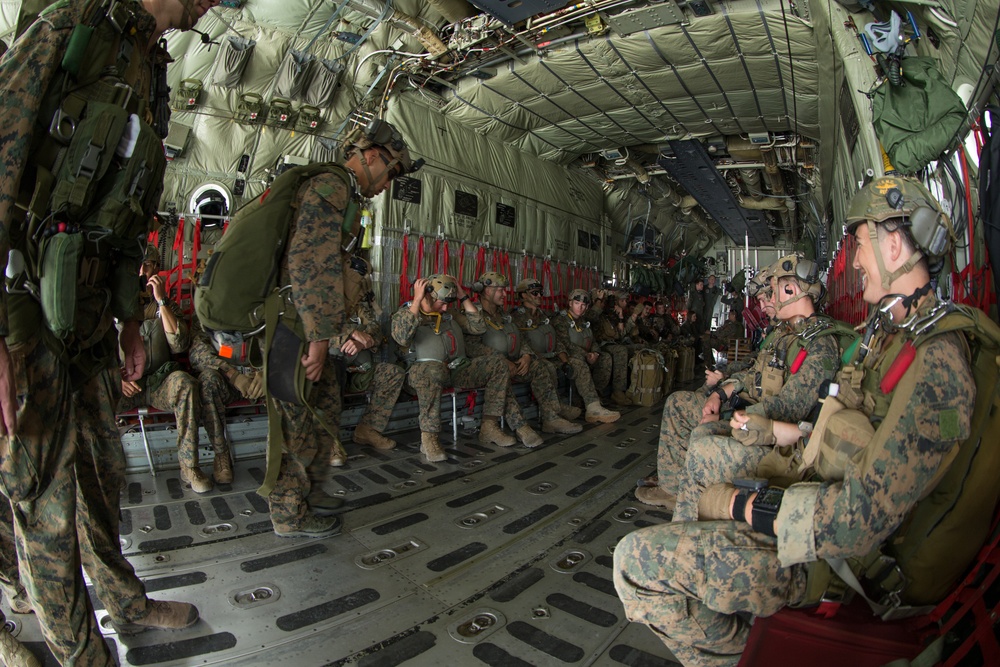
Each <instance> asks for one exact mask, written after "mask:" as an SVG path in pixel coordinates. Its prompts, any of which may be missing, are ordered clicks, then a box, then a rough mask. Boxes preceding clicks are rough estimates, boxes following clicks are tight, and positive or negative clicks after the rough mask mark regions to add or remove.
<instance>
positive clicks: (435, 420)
mask: <svg viewBox="0 0 1000 667" xmlns="http://www.w3.org/2000/svg"><path fill="white" fill-rule="evenodd" d="M408 379H409V382H410V386H411V387H413V390H414V391H415V392H417V401H418V402H419V404H420V419H419V422H420V430H421V431H424V432H425V433H439V432H440V431H441V390H442V389H444V388H445V387H456V388H459V389H475V388H477V387H484V388H485V393H486V398H485V399H484V402H483V416H484V417H500V416H503V417H505V418H506V419H507V423H508V425H509V426H510V427H511V428H512V429H514V430H517V429H519V428H521V427H522V426H524V425H525V424H526V423H527V422H526V421H525V419H524V416H523V415H522V414H521V408H520V407H519V406H518V405H517V400H516V399H515V398H514V392H513V391H511V388H510V371H509V370H507V362H506V361H504V360H503V358H502V357H501V356H500V355H495V354H490V355H486V356H484V357H476V358H475V359H470V360H469V363H467V364H465V365H464V366H462V367H461V368H457V369H455V370H454V371H452V370H450V369H449V368H448V366H447V364H444V363H442V362H440V361H419V362H416V363H414V364H413V365H411V366H410V370H409V371H408Z"/></svg>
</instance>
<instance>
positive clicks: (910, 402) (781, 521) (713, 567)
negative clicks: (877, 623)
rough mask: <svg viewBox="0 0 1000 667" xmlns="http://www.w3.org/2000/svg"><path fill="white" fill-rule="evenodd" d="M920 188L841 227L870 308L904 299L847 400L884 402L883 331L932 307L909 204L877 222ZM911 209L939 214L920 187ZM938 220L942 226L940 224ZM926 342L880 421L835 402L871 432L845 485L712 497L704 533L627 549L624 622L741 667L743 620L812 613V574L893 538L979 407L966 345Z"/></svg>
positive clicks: (854, 368)
mask: <svg viewBox="0 0 1000 667" xmlns="http://www.w3.org/2000/svg"><path fill="white" fill-rule="evenodd" d="M907 183H909V184H910V185H909V186H908V185H906V184H907ZM890 186H891V187H890ZM914 187H915V184H913V183H912V182H910V181H904V180H903V179H897V178H883V179H877V180H876V181H873V184H871V185H869V186H867V187H866V188H865V190H863V191H862V192H861V193H859V194H858V195H857V197H856V198H855V200H854V201H853V202H852V205H851V209H850V212H849V214H848V225H849V229H850V227H853V226H854V225H858V224H859V223H861V224H860V226H859V227H858V228H857V229H856V230H855V231H854V234H855V238H856V239H857V242H858V248H857V251H856V253H855V257H854V260H853V261H854V267H855V268H856V269H857V270H858V271H859V273H860V274H861V276H862V281H863V286H864V293H863V296H864V299H865V301H866V302H868V303H869V304H872V305H875V306H879V305H881V304H883V303H885V302H886V301H888V300H889V299H891V298H895V297H896V296H897V295H906V296H905V297H904V298H903V299H897V300H896V301H895V302H894V303H890V306H889V308H888V311H889V314H888V320H887V322H885V323H882V322H880V321H879V320H880V319H881V317H882V316H881V315H880V314H879V312H878V311H877V310H875V309H873V314H872V316H871V317H870V318H869V324H870V326H872V327H873V331H874V332H875V335H874V336H873V337H872V339H871V349H870V351H869V352H868V353H867V356H862V355H861V354H860V353H858V352H855V353H854V355H853V358H852V363H850V364H848V365H847V366H845V367H844V368H843V369H842V370H841V375H840V376H838V378H837V379H838V380H843V382H841V383H840V384H841V386H842V387H845V388H846V387H850V386H851V382H850V380H848V379H846V378H847V377H848V376H853V375H855V374H856V373H858V372H859V370H860V371H861V372H863V373H865V374H869V373H875V374H876V377H875V383H874V387H876V389H875V391H876V392H878V391H880V389H879V387H881V386H882V383H881V382H880V381H879V377H882V378H883V379H885V373H886V371H885V368H886V367H887V366H889V365H890V363H891V362H892V361H894V359H897V358H899V357H896V356H893V358H892V359H890V358H888V355H890V354H891V355H895V354H896V352H893V351H892V350H893V349H894V348H893V345H892V340H893V336H891V335H887V333H886V332H885V331H884V329H885V328H889V330H890V331H896V329H897V328H898V327H899V326H900V323H902V322H904V320H907V318H911V317H912V316H915V317H916V318H917V319H920V318H921V317H925V316H926V315H927V314H928V313H931V312H932V311H933V310H934V309H935V308H936V306H937V299H936V297H935V295H934V294H933V292H932V291H931V290H930V289H929V283H930V273H929V269H928V262H927V260H926V259H922V258H921V257H926V256H928V255H930V254H931V253H930V251H929V250H927V249H926V248H924V247H923V246H922V245H917V243H916V242H915V241H914V239H913V237H912V236H910V232H909V227H908V226H906V222H905V221H906V218H905V217H904V216H905V215H907V214H908V213H909V211H912V210H913V207H914V204H913V203H912V202H911V203H910V204H905V205H904V206H907V207H908V208H903V209H901V210H896V209H895V208H890V209H889V210H888V211H887V212H884V214H883V215H881V216H879V217H878V218H877V219H872V217H873V213H872V211H873V210H874V211H875V212H878V211H879V210H880V209H885V208H886V207H885V206H884V204H883V205H882V206H879V203H878V200H879V198H880V197H884V196H885V195H886V194H887V191H888V190H892V189H894V188H895V189H898V190H904V189H905V190H906V192H907V193H910V192H913V188H914ZM912 196H913V195H910V197H912ZM916 196H918V197H920V200H922V201H933V199H932V198H931V196H930V195H929V194H927V193H926V191H925V190H923V189H922V188H921V189H920V190H918V191H917V195H916ZM910 197H907V200H908V201H909V200H910ZM886 216H891V217H886ZM939 220H940V221H941V222H939V223H936V224H940V225H947V226H948V227H950V224H949V223H948V222H947V218H946V217H944V216H943V215H942V216H940V217H939ZM876 229H877V242H873V241H874V239H872V238H871V237H872V236H876ZM934 231H935V230H934V229H932V230H931V232H934ZM917 250H920V251H921V253H922V254H917ZM938 252H941V251H940V249H938ZM945 252H947V247H946V248H945ZM932 256H934V257H936V255H932ZM932 326H933V324H932ZM897 335H899V334H897ZM926 340H927V342H926V343H924V344H922V345H921V346H919V347H918V348H917V351H916V355H915V356H914V357H913V359H912V361H911V362H910V363H909V365H908V366H907V367H906V369H905V371H904V372H903V374H902V375H901V376H900V377H898V378H896V379H897V380H898V383H897V384H895V385H894V389H890V390H889V391H890V393H891V396H890V397H889V399H888V401H885V402H886V403H887V405H882V406H881V407H878V408H875V409H877V410H878V412H879V415H881V416H882V417H883V418H881V419H876V420H875V421H874V422H872V421H871V419H872V415H871V414H870V413H871V411H872V409H873V408H872V407H871V406H874V405H875V404H876V401H875V399H876V397H875V396H874V395H870V394H868V390H867V389H864V390H863V391H862V392H861V393H863V394H864V400H857V399H860V398H861V397H857V396H855V397H853V398H844V397H843V395H842V396H840V397H838V399H840V398H844V400H848V402H849V404H850V405H851V406H857V408H856V409H858V410H860V411H861V413H862V414H863V415H864V416H865V417H864V418H863V420H864V421H866V422H869V423H868V428H869V429H870V430H871V435H870V436H864V435H862V436H860V437H861V438H864V440H863V441H855V440H852V442H855V443H856V445H857V446H858V447H859V448H860V449H859V450H858V452H857V453H856V454H855V455H854V456H853V457H851V458H850V459H848V460H847V461H846V464H845V465H844V467H843V469H842V471H841V475H842V478H837V477H833V478H830V479H826V480H824V479H822V478H821V477H820V478H819V480H820V481H818V482H806V483H793V484H791V485H790V486H789V487H788V488H787V489H786V490H785V491H784V492H783V494H782V493H777V494H776V499H775V497H774V496H772V499H771V502H774V503H775V504H776V505H777V510H776V513H775V511H774V510H768V509H767V508H765V507H759V506H758V502H757V501H758V494H756V493H751V492H749V491H737V490H736V489H735V488H734V487H733V486H732V485H729V484H717V485H714V486H712V487H709V488H708V489H707V490H706V491H705V492H704V493H703V494H702V496H701V498H700V500H699V501H698V515H699V519H700V520H699V521H697V522H683V523H676V522H675V523H670V524H664V525H661V526H654V527H651V528H646V529H643V530H640V531H637V532H634V533H632V534H630V535H627V536H626V537H625V538H624V539H622V540H621V541H620V542H619V543H618V546H617V548H616V549H615V562H614V579H615V587H616V589H617V591H618V595H619V597H620V598H621V599H622V601H623V603H624V605H625V611H626V614H627V615H628V617H629V618H630V619H632V620H634V621H638V622H641V623H645V624H647V625H649V626H650V627H651V628H652V629H653V631H654V632H656V634H657V635H659V637H660V638H661V639H662V640H663V642H664V643H665V644H666V645H667V646H668V647H669V648H670V650H671V651H672V652H673V654H674V655H675V656H676V657H677V658H678V659H679V660H680V661H681V663H682V664H684V665H686V666H687V667H702V666H706V667H707V666H712V667H716V666H728V665H735V664H736V663H737V662H738V661H739V659H740V653H741V651H742V650H743V647H744V645H745V643H746V640H747V636H748V633H749V629H750V624H751V620H750V618H748V616H770V615H771V614H774V613H775V612H777V611H778V610H780V609H781V608H782V607H785V606H800V605H808V604H816V603H818V602H819V600H820V598H821V596H822V595H823V593H824V592H825V589H824V588H823V587H818V588H817V587H814V586H811V585H810V586H808V587H807V583H809V582H810V581H811V580H812V575H813V573H814V570H815V569H816V568H820V569H822V568H823V567H825V566H826V563H825V562H824V559H849V558H852V557H863V556H866V555H868V554H869V553H870V552H873V551H874V549H875V548H876V547H877V546H879V545H880V544H882V543H884V542H885V541H886V540H887V539H888V538H890V536H892V535H893V533H894V531H896V530H897V528H898V527H899V526H900V525H901V524H902V523H903V522H904V521H906V518H907V516H908V514H909V512H910V510H911V509H912V508H913V507H914V506H915V505H916V503H917V502H918V500H919V499H921V498H922V497H923V496H924V495H926V494H927V493H928V492H930V490H931V488H932V487H933V485H934V484H936V483H937V481H938V479H939V475H940V473H941V468H942V466H947V464H948V462H949V461H950V458H949V457H950V455H951V454H952V453H953V452H954V451H955V448H956V446H957V444H958V443H960V442H961V441H963V440H964V439H965V438H966V437H967V436H968V434H969V429H970V419H971V413H972V406H973V405H974V403H975V391H976V387H975V384H974V382H973V379H972V373H971V370H970V368H969V362H968V357H967V347H966V343H965V341H964V340H963V339H962V336H961V335H960V334H958V333H955V332H952V333H942V334H940V335H936V336H933V337H929V338H928V339H926ZM895 349H898V347H897V348H895ZM862 386H867V385H865V384H863V385H862ZM744 423H746V422H744V421H743V420H742V419H734V420H733V422H732V423H731V424H730V426H731V427H732V428H733V429H734V432H735V430H737V429H741V428H742V425H743V424H744ZM831 423H832V422H831ZM817 426H818V424H817ZM768 428H769V429H771V430H772V431H773V435H774V437H775V440H776V443H777V444H778V445H781V446H792V445H794V443H795V442H796V441H797V440H798V439H799V438H800V437H802V436H803V435H804V433H803V432H802V431H800V429H799V428H798V426H797V425H796V424H794V423H786V422H778V421H775V422H772V423H771V424H770V425H769V426H768ZM821 436H822V434H818V433H813V435H812V436H811V437H821ZM845 437H852V436H846V435H845ZM853 437H855V438H856V437H859V436H857V435H855V436H853ZM816 469H817V470H818V469H819V466H818V462H817V468H816ZM751 523H752V525H753V526H754V527H753V528H751V525H750V524H751ZM852 569H853V568H852ZM817 571H818V570H817ZM855 574H857V573H855ZM860 576H862V578H863V577H864V575H863V574H862V575H860ZM897 600H898V597H897Z"/></svg>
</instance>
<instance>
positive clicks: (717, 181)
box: [658, 139, 774, 246]
mask: <svg viewBox="0 0 1000 667" xmlns="http://www.w3.org/2000/svg"><path fill="white" fill-rule="evenodd" d="M670 148H671V151H672V153H673V154H672V155H669V156H666V155H662V154H661V155H660V158H659V160H658V162H659V164H660V166H661V167H663V168H664V169H666V170H667V172H669V173H670V175H671V176H672V177H673V178H674V179H675V180H676V181H677V182H678V183H680V184H681V186H682V187H683V188H684V189H685V190H687V191H688V192H689V193H691V195H692V196H693V197H694V198H695V200H697V202H698V203H699V204H700V205H701V207H702V208H704V209H705V211H707V212H708V215H709V217H711V218H712V219H713V220H714V221H715V222H716V224H718V225H719V226H720V227H721V228H722V229H723V231H725V233H726V234H727V235H728V236H729V238H731V239H732V240H733V241H735V242H736V243H737V244H742V243H743V242H744V240H745V235H749V236H750V242H751V243H752V244H753V245H755V246H761V245H771V244H772V243H774V239H773V237H772V236H771V231H770V230H769V229H768V227H767V221H766V219H765V218H764V214H763V212H761V211H749V210H746V209H743V208H740V206H739V204H738V203H737V201H736V199H735V198H734V197H733V193H732V191H731V190H730V189H729V185H728V184H727V183H726V180H725V179H724V178H723V177H722V175H721V174H720V173H719V172H718V170H717V169H716V168H715V163H713V162H712V158H711V157H709V155H708V153H707V152H706V151H705V147H704V146H703V145H702V143H701V142H700V141H698V140H696V139H690V140H687V141H671V142H670Z"/></svg>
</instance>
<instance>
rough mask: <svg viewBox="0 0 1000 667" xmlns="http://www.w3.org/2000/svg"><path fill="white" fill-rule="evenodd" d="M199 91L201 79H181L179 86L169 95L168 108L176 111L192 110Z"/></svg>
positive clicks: (196, 101) (196, 102) (199, 93)
mask: <svg viewBox="0 0 1000 667" xmlns="http://www.w3.org/2000/svg"><path fill="white" fill-rule="evenodd" d="M201 89H202V83H201V79H182V80H181V85H179V86H177V89H176V90H175V91H174V92H173V95H171V99H170V106H171V107H172V108H173V109H175V110H177V111H187V110H188V109H193V108H194V107H195V106H196V105H197V104H198V97H199V96H200V95H201Z"/></svg>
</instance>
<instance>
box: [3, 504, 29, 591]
mask: <svg viewBox="0 0 1000 667" xmlns="http://www.w3.org/2000/svg"><path fill="white" fill-rule="evenodd" d="M0 589H3V594H4V597H6V598H7V603H8V604H9V605H10V606H11V608H15V607H16V606H23V605H28V604H30V603H29V601H28V591H26V590H24V585H23V584H22V583H21V577H20V573H19V571H18V566H17V543H16V542H15V538H14V515H13V514H12V513H11V508H10V501H9V500H7V499H6V498H0Z"/></svg>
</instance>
